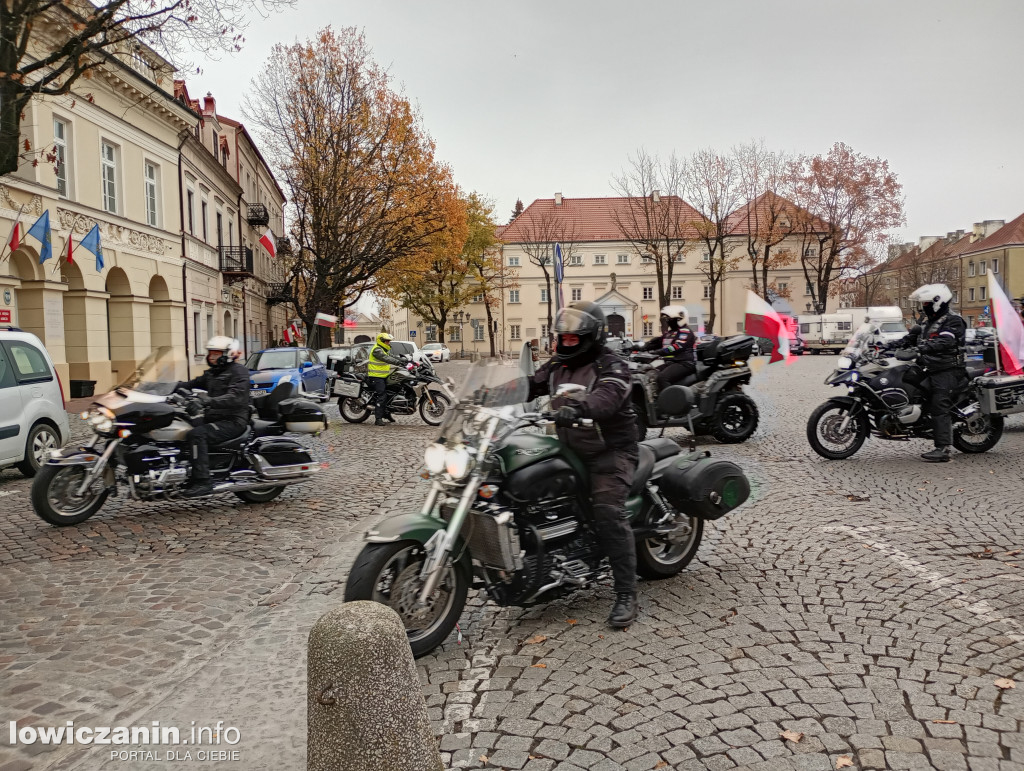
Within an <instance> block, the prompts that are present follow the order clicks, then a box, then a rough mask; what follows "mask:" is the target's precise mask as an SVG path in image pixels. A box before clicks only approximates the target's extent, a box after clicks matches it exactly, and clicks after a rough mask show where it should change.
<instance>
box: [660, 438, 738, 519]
mask: <svg viewBox="0 0 1024 771" xmlns="http://www.w3.org/2000/svg"><path fill="white" fill-rule="evenodd" d="M658 489H659V491H660V492H661V494H662V495H664V496H665V498H666V500H668V502H669V503H671V504H672V505H673V506H675V507H676V508H677V509H678V510H679V511H681V512H683V513H685V514H689V515H690V516H693V517H698V518H700V519H718V518H719V517H722V516H725V515H726V514H728V513H729V512H730V511H732V510H733V509H735V508H736V507H737V506H739V505H740V504H742V503H743V502H744V501H746V500H747V498H748V497H749V496H750V482H749V481H748V480H747V477H746V474H744V473H743V470H742V469H741V468H740V467H739V466H737V465H736V464H735V463H732V462H731V461H727V460H717V459H715V458H712V457H711V456H710V454H709V453H694V454H690V455H682V456H679V458H677V459H676V460H675V461H673V463H672V465H671V466H669V467H668V468H667V469H665V471H664V472H663V473H662V475H661V481H660V482H659V483H658Z"/></svg>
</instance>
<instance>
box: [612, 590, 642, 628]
mask: <svg viewBox="0 0 1024 771" xmlns="http://www.w3.org/2000/svg"><path fill="white" fill-rule="evenodd" d="M636 612H637V601H636V592H616V593H615V604H614V605H612V612H611V613H610V614H609V616H608V626H611V627H615V628H616V629H624V628H625V627H627V626H629V625H630V624H632V623H633V622H634V621H636Z"/></svg>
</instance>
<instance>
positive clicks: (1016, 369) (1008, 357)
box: [988, 271, 1024, 375]
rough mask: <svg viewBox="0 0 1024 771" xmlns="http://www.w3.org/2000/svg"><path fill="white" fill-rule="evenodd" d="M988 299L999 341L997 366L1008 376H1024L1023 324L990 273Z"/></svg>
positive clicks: (994, 276)
mask: <svg viewBox="0 0 1024 771" xmlns="http://www.w3.org/2000/svg"><path fill="white" fill-rule="evenodd" d="M988 297H989V302H990V303H992V322H993V323H994V324H995V327H996V336H997V337H998V339H999V365H1000V367H1001V368H1002V370H1003V371H1004V372H1005V373H1006V374H1008V375H1021V374H1024V366H1022V365H1024V322H1022V321H1021V318H1020V316H1018V315H1017V312H1016V311H1015V310H1014V309H1013V303H1011V302H1010V299H1009V298H1008V297H1007V296H1006V292H1004V291H1003V288H1002V287H1001V286H999V281H997V280H996V274H995V273H993V272H992V271H989V273H988Z"/></svg>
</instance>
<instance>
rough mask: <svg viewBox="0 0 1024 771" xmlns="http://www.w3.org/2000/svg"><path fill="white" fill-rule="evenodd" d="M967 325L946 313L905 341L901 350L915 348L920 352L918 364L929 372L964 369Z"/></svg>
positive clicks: (960, 318)
mask: <svg viewBox="0 0 1024 771" xmlns="http://www.w3.org/2000/svg"><path fill="white" fill-rule="evenodd" d="M966 339H967V323H966V322H965V321H964V320H963V317H961V316H959V315H957V314H956V313H953V312H951V311H946V312H945V313H943V314H942V315H941V316H936V317H935V318H934V319H932V320H931V321H929V322H928V323H927V325H925V326H924V327H923V328H922V329H921V330H920V331H915V332H911V333H910V334H909V335H907V336H906V337H904V338H903V339H902V340H901V341H900V343H899V345H900V346H901V347H904V348H907V347H916V348H917V349H918V351H919V352H920V356H919V357H918V360H917V363H918V364H920V365H921V366H922V367H924V368H925V369H927V370H928V371H929V372H942V371H944V370H947V369H954V368H956V367H963V366H964V346H965V345H966Z"/></svg>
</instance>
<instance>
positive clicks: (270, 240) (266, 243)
mask: <svg viewBox="0 0 1024 771" xmlns="http://www.w3.org/2000/svg"><path fill="white" fill-rule="evenodd" d="M260 243H261V244H263V248H264V249H266V250H267V251H268V252H270V256H271V257H277V241H276V240H275V239H274V232H273V231H272V230H271V229H270V228H267V232H266V233H264V234H263V236H262V237H261V238H260Z"/></svg>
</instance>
